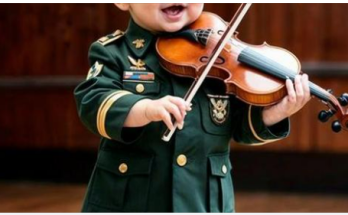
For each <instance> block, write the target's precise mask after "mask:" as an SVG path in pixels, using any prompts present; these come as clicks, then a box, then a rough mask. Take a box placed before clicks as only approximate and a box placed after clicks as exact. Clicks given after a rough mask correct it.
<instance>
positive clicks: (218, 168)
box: [209, 153, 232, 177]
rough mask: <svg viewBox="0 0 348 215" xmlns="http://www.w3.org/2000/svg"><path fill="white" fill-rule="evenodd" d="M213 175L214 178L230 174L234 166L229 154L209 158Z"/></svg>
mask: <svg viewBox="0 0 348 215" xmlns="http://www.w3.org/2000/svg"><path fill="white" fill-rule="evenodd" d="M209 162H210V168H211V174H212V175H214V176H220V177H225V176H226V175H227V174H229V173H230V171H231V169H232V165H231V162H230V158H229V153H227V154H217V155H211V156H209Z"/></svg>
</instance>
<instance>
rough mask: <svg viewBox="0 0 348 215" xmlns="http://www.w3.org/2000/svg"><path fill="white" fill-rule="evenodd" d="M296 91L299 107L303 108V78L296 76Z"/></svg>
mask: <svg viewBox="0 0 348 215" xmlns="http://www.w3.org/2000/svg"><path fill="white" fill-rule="evenodd" d="M295 89H296V102H297V106H302V104H303V100H304V92H303V84H302V77H301V76H300V75H296V77H295Z"/></svg>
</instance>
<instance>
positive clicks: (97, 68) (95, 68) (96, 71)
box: [86, 61, 104, 80]
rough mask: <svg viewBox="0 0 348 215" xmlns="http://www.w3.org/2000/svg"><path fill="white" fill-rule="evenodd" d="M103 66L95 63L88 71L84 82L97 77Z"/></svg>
mask: <svg viewBox="0 0 348 215" xmlns="http://www.w3.org/2000/svg"><path fill="white" fill-rule="evenodd" d="M103 66H104V65H103V64H100V63H98V61H96V62H95V63H94V65H93V66H92V67H91V68H90V69H89V71H88V74H87V78H86V80H88V79H90V78H92V77H96V76H97V75H99V73H100V72H101V71H102V69H103Z"/></svg>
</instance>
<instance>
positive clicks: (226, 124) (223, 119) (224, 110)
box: [199, 93, 232, 135]
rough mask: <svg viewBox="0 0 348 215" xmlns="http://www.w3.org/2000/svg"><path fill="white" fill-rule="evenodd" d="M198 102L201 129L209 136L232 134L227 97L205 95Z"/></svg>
mask: <svg viewBox="0 0 348 215" xmlns="http://www.w3.org/2000/svg"><path fill="white" fill-rule="evenodd" d="M202 97H203V98H202V99H200V100H199V103H200V107H201V114H202V126H203V129H204V130H205V131H206V132H207V133H210V134H215V135H228V134H231V133H232V117H231V103H230V98H229V96H228V95H216V94H209V93H206V94H205V95H203V96H202Z"/></svg>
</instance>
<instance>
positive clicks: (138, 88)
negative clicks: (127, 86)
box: [135, 84, 145, 93]
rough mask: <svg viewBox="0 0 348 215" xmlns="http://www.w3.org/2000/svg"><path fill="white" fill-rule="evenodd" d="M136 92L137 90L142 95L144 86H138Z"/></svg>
mask: <svg viewBox="0 0 348 215" xmlns="http://www.w3.org/2000/svg"><path fill="white" fill-rule="evenodd" d="M135 90H136V91H137V92H138V93H142V92H144V90H145V87H144V85H143V84H137V86H136V87H135Z"/></svg>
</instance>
